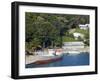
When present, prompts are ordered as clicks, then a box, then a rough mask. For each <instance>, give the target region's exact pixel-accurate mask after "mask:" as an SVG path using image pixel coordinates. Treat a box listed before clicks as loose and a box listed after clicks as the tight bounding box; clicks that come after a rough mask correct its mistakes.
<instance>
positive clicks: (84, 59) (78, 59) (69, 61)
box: [26, 52, 89, 68]
mask: <svg viewBox="0 0 100 81" xmlns="http://www.w3.org/2000/svg"><path fill="white" fill-rule="evenodd" d="M82 65H89V53H87V52H86V53H81V54H76V55H73V54H69V55H66V54H65V55H64V56H63V57H62V59H61V60H59V61H56V62H52V63H48V64H41V65H36V64H27V65H26V68H35V67H60V66H82Z"/></svg>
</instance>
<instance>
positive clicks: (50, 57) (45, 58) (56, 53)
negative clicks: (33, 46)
mask: <svg viewBox="0 0 100 81" xmlns="http://www.w3.org/2000/svg"><path fill="white" fill-rule="evenodd" d="M62 57H63V55H62V51H61V49H48V54H45V53H44V54H42V55H35V56H31V58H29V60H27V59H26V64H48V63H51V62H55V61H59V60H61V59H62Z"/></svg>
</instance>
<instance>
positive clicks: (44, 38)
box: [25, 12, 89, 49]
mask: <svg viewBox="0 0 100 81" xmlns="http://www.w3.org/2000/svg"><path fill="white" fill-rule="evenodd" d="M85 23H89V16H88V15H85V16H84V15H68V14H47V13H32V12H26V13H25V30H26V31H25V34H26V35H25V36H26V39H25V41H26V49H31V48H32V47H34V48H36V47H44V48H46V47H52V46H56V47H59V46H61V42H62V37H61V36H65V35H66V32H67V31H68V30H69V29H71V28H76V27H78V25H79V24H85ZM44 45H45V46H44Z"/></svg>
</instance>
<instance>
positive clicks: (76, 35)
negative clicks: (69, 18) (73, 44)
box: [73, 32, 84, 40]
mask: <svg viewBox="0 0 100 81" xmlns="http://www.w3.org/2000/svg"><path fill="white" fill-rule="evenodd" d="M73 36H74V38H75V39H76V40H77V39H78V37H81V38H84V35H83V34H81V33H78V32H75V33H73Z"/></svg>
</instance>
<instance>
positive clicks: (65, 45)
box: [62, 41, 84, 50]
mask: <svg viewBox="0 0 100 81" xmlns="http://www.w3.org/2000/svg"><path fill="white" fill-rule="evenodd" d="M62 48H63V49H73V50H74V49H80V48H84V43H83V42H81V41H78V42H63V46H62Z"/></svg>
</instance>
